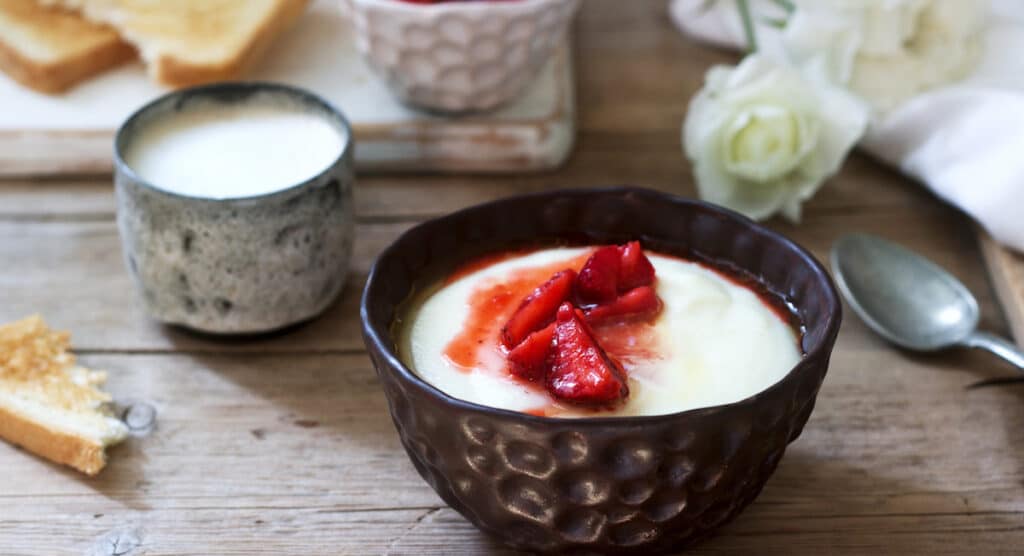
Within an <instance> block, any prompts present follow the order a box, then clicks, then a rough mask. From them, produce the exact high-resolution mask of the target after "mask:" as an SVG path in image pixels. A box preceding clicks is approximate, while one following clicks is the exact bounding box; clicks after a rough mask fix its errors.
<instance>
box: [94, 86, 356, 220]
mask: <svg viewBox="0 0 1024 556" xmlns="http://www.w3.org/2000/svg"><path fill="white" fill-rule="evenodd" d="M225 91H238V92H243V91H247V92H251V93H252V94H256V93H259V92H261V91H267V92H271V93H273V94H280V95H284V96H287V97H290V98H291V99H292V100H295V101H298V102H299V103H302V104H307V105H308V104H311V105H314V106H317V107H318V108H320V109H321V110H323V111H324V115H325V117H327V118H328V119H330V120H333V123H334V124H335V125H337V126H338V127H339V131H340V133H341V134H342V135H343V136H342V138H341V139H342V146H341V149H340V150H339V151H338V156H337V157H335V158H334V159H333V160H332V161H331V163H330V164H328V165H327V166H325V167H324V168H323V169H322V170H320V171H318V172H317V173H315V174H313V175H311V176H310V177H309V178H306V179H304V180H302V181H300V182H297V183H294V184H292V185H288V186H285V187H283V188H281V189H276V190H274V191H270V192H267V193H259V194H256V195H246V196H242V197H225V198H215V197H201V196H197V195H187V194H184V193H178V192H175V191H170V190H168V189H164V188H163V187H160V186H158V185H156V184H154V183H152V182H150V181H149V180H146V179H143V178H142V176H140V175H139V174H138V172H136V171H135V169H134V168H132V166H131V165H130V164H128V162H127V161H126V160H125V159H124V156H123V153H124V151H125V148H126V147H127V145H128V144H130V142H131V141H130V139H131V136H130V133H131V132H133V131H134V130H133V128H134V127H135V126H136V125H137V124H138V121H139V120H141V119H142V118H145V117H146V115H147V114H148V113H149V112H151V111H153V110H155V109H157V108H159V107H161V106H162V105H164V104H165V103H170V102H174V101H175V100H176V99H183V98H187V97H190V96H193V95H195V96H210V95H213V98H216V94H217V93H218V92H225ZM354 143H355V137H354V135H353V132H352V125H351V123H349V121H348V118H347V117H345V114H344V113H343V112H342V111H341V110H339V109H338V108H337V107H336V106H334V105H333V104H331V103H330V102H328V101H327V100H326V99H324V98H323V97H321V96H320V95H318V94H316V93H314V92H312V91H310V90H308V89H303V88H301V87H295V86H292V85H287V84H284V83H277V82H272V81H220V82H217V83H209V84H206V85H198V86H194V87H186V88H183V89H178V90H175V91H170V92H167V93H164V94H162V95H160V96H158V97H157V98H155V99H153V100H151V101H149V102H147V103H145V104H143V105H142V106H140V107H139V108H137V109H135V111H133V112H132V113H131V115H130V116H128V118H127V119H125V121H124V122H123V123H122V124H121V125H120V126H119V127H118V128H117V133H115V135H114V169H115V172H116V173H118V174H122V175H124V176H125V177H127V178H129V179H130V180H131V181H132V182H133V183H135V184H138V185H139V186H141V187H143V188H145V189H146V190H148V191H151V192H155V193H158V194H160V195H165V196H167V197H171V198H175V199H180V200H187V201H190V202H201V203H217V204H225V205H226V204H231V203H238V202H241V203H246V202H251V201H261V200H267V199H271V198H275V197H286V196H289V195H291V194H294V193H295V192H297V191H299V190H301V189H303V188H305V187H306V186H308V185H309V184H311V183H314V182H316V181H317V180H318V179H320V178H321V177H323V176H324V175H326V174H328V173H330V172H331V170H333V169H334V168H336V167H337V166H338V165H339V164H344V162H345V160H347V159H349V158H350V157H351V153H352V150H353V148H354Z"/></svg>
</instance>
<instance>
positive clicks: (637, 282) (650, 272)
mask: <svg viewBox="0 0 1024 556" xmlns="http://www.w3.org/2000/svg"><path fill="white" fill-rule="evenodd" d="M619 254H620V256H621V259H620V264H619V277H618V278H619V280H618V282H619V284H618V285H619V293H622V292H626V291H629V290H632V289H634V288H639V287H640V286H650V285H651V284H653V283H654V265H652V264H651V260H650V259H648V258H647V255H644V250H643V247H641V246H640V242H639V241H631V242H629V243H627V244H625V245H621V246H619Z"/></svg>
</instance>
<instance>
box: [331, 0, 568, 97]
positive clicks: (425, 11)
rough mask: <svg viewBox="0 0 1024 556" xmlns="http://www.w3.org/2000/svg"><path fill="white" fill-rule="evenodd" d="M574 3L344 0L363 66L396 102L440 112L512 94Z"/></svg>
mask: <svg viewBox="0 0 1024 556" xmlns="http://www.w3.org/2000/svg"><path fill="white" fill-rule="evenodd" d="M578 7H579V0H510V1H500V2H496V1H472V2H448V3H443V4H436V5H424V4H410V3H406V2H401V1H399V0H348V9H349V12H350V16H351V19H352V21H353V25H354V27H355V31H356V45H357V47H358V48H359V51H360V52H362V54H363V56H364V58H365V59H366V61H367V63H368V64H369V65H370V67H371V68H373V69H374V71H376V72H377V74H378V75H380V76H381V78H383V79H384V81H385V82H386V83H387V85H388V87H389V88H390V89H391V91H392V92H393V93H394V94H395V95H396V96H397V97H398V98H399V99H401V100H402V101H403V102H405V103H407V104H410V105H412V106H417V107H420V108H426V109H428V110H435V111H442V112H470V111H480V110H489V109H491V108H494V107H497V106H499V105H501V104H504V103H506V102H508V101H510V100H512V99H513V98H515V97H516V96H518V95H519V94H520V93H521V92H522V91H523V89H524V88H526V86H527V85H528V84H529V83H530V82H531V81H532V80H533V78H534V77H535V76H536V75H537V73H538V71H539V70H540V68H541V67H543V65H544V62H546V61H547V60H548V59H549V58H550V57H551V55H552V53H553V52H554V50H555V48H556V47H557V46H558V44H559V41H560V40H561V39H562V36H563V35H564V34H565V32H566V29H567V28H568V27H569V23H570V22H571V21H572V17H573V15H574V14H575V13H576V9H577V8H578Z"/></svg>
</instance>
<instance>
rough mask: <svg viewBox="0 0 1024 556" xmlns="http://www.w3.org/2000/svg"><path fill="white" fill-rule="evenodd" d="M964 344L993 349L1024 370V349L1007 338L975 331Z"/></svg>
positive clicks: (995, 352)
mask: <svg viewBox="0 0 1024 556" xmlns="http://www.w3.org/2000/svg"><path fill="white" fill-rule="evenodd" d="M964 345H965V346H967V347H972V348H981V349H986V350H988V351H991V352H992V353H994V354H996V355H998V356H999V357H1002V358H1003V359H1005V360H1006V361H1008V362H1010V363H1012V364H1014V365H1016V366H1017V368H1018V369H1020V370H1022V371H1024V351H1022V350H1021V349H1020V348H1019V347H1017V346H1016V345H1015V344H1014V343H1013V342H1011V341H1009V340H1007V339H1005V338H1000V337H999V336H996V335H995V334H989V333H988V332H975V333H973V334H971V335H970V336H968V337H967V339H965V340H964Z"/></svg>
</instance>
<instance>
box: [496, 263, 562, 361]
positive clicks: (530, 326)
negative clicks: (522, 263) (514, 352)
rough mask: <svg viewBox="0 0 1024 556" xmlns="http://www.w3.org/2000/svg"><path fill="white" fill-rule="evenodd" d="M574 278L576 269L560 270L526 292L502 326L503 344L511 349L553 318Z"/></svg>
mask: <svg viewBox="0 0 1024 556" xmlns="http://www.w3.org/2000/svg"><path fill="white" fill-rule="evenodd" d="M575 282H576V272H575V271H573V270H569V269H567V270H563V271H561V272H558V273H556V274H555V275H554V276H552V277H551V278H550V279H549V280H548V281H547V282H544V283H543V284H541V285H540V286H539V287H537V289H535V290H533V293H531V294H530V295H528V296H526V299H524V300H523V302H522V304H520V305H519V308H518V309H516V312H515V313H513V314H512V318H511V319H509V320H508V322H507V323H505V327H504V328H503V329H502V330H501V340H502V342H503V343H504V344H505V347H506V348H508V349H512V348H514V347H516V346H518V345H519V344H520V343H522V341H523V340H525V339H526V337H527V336H529V335H530V334H532V333H533V332H536V331H537V330H540V329H541V328H544V327H545V326H547V325H548V324H550V323H551V322H552V321H553V320H555V313H557V312H558V306H559V305H561V304H562V302H563V301H565V300H566V299H569V297H570V296H571V295H572V288H573V284H574V283H575Z"/></svg>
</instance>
